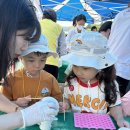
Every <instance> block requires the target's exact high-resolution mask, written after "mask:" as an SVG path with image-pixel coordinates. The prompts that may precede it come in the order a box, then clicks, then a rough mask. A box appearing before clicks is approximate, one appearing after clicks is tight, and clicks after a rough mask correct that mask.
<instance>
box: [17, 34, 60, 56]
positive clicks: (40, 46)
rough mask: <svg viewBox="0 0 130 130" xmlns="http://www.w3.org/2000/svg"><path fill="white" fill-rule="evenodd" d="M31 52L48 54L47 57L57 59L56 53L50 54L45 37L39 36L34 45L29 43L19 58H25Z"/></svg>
mask: <svg viewBox="0 0 130 130" xmlns="http://www.w3.org/2000/svg"><path fill="white" fill-rule="evenodd" d="M32 52H41V53H48V56H54V57H57V56H58V54H57V53H56V52H52V51H51V50H50V49H49V48H48V42H47V39H46V37H45V36H43V35H41V36H40V38H39V40H38V41H37V42H35V43H31V44H30V45H29V46H28V49H26V50H25V51H23V52H22V53H21V55H20V56H26V55H28V54H30V53H32Z"/></svg>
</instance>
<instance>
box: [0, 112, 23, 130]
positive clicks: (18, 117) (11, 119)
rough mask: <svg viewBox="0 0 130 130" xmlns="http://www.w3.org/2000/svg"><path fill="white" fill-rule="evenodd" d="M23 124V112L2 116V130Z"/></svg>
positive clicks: (0, 123)
mask: <svg viewBox="0 0 130 130" xmlns="http://www.w3.org/2000/svg"><path fill="white" fill-rule="evenodd" d="M22 126H23V118H22V114H21V112H20V111H19V112H14V113H9V114H5V115H1V116H0V130H13V129H15V128H19V127H22Z"/></svg>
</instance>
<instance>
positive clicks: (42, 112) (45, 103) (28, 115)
mask: <svg viewBox="0 0 130 130" xmlns="http://www.w3.org/2000/svg"><path fill="white" fill-rule="evenodd" d="M21 112H22V117H23V127H26V126H31V125H34V124H37V123H40V122H43V121H49V120H50V121H51V120H55V116H56V115H57V114H58V112H59V104H58V102H57V100H56V99H54V98H52V97H45V98H43V99H42V100H41V101H39V102H37V103H35V104H34V105H32V106H30V107H28V108H26V109H23V110H21Z"/></svg>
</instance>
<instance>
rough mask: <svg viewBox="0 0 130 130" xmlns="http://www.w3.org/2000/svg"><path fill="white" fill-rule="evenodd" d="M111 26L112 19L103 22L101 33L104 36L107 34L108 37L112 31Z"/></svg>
mask: <svg viewBox="0 0 130 130" xmlns="http://www.w3.org/2000/svg"><path fill="white" fill-rule="evenodd" d="M111 26H112V21H107V22H105V23H103V24H102V25H101V27H100V28H99V33H101V34H102V35H103V36H105V37H106V38H107V39H108V38H109V36H110V33H111Z"/></svg>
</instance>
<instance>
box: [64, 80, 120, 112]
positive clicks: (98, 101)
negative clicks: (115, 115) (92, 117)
mask: <svg viewBox="0 0 130 130" xmlns="http://www.w3.org/2000/svg"><path fill="white" fill-rule="evenodd" d="M71 84H72V86H70V87H65V88H64V94H65V98H67V99H69V101H70V102H71V107H72V111H76V112H81V111H86V112H91V113H101V114H105V113H107V107H108V104H107V102H106V101H105V94H104V93H103V92H104V84H103V83H102V84H101V85H100V89H101V90H100V89H99V87H98V85H95V86H93V87H85V86H82V85H81V84H79V83H78V81H77V78H74V79H72V80H71ZM116 86H117V90H118V91H119V88H118V84H117V83H116ZM78 94H79V95H80V98H78ZM119 104H121V100H120V94H119V93H118V92H117V101H116V103H115V104H112V105H110V106H109V107H113V106H116V105H119Z"/></svg>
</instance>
